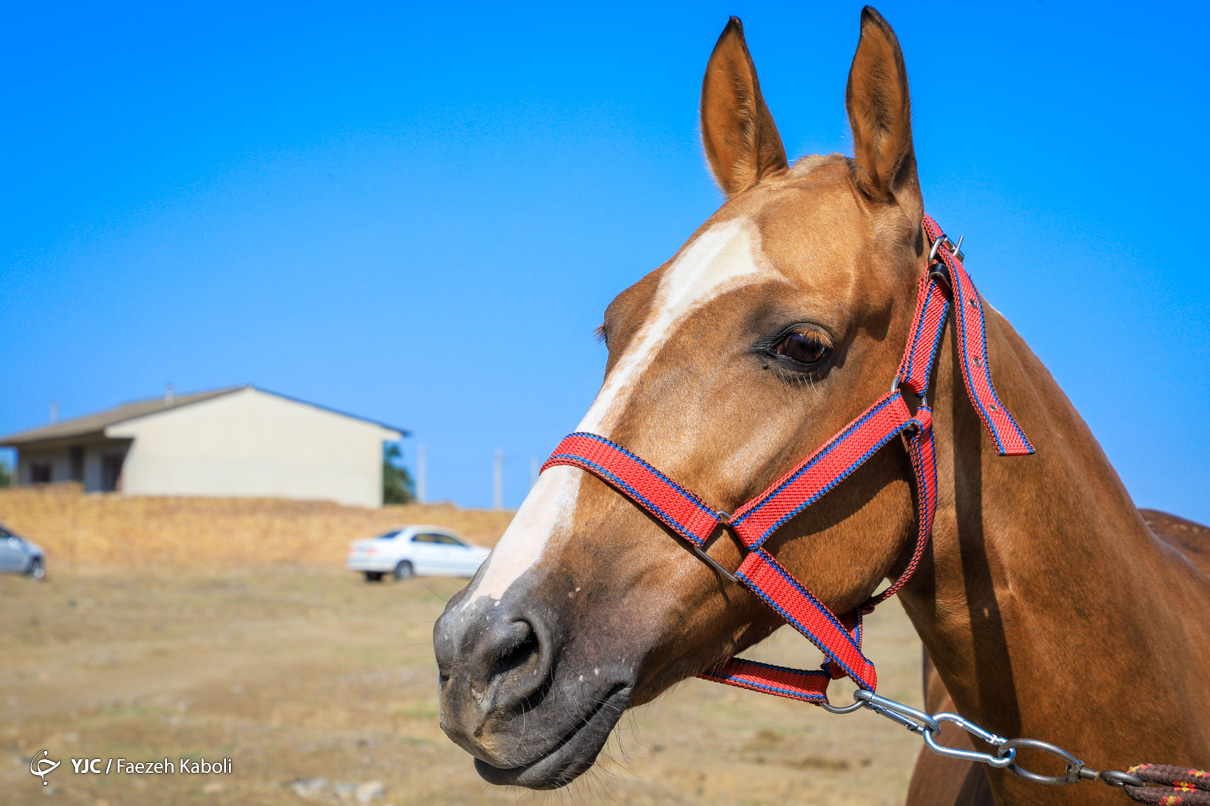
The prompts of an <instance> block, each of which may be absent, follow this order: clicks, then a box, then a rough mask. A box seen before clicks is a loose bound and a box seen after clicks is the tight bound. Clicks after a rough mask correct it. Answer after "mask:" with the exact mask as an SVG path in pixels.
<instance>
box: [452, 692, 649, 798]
mask: <svg viewBox="0 0 1210 806" xmlns="http://www.w3.org/2000/svg"><path fill="white" fill-rule="evenodd" d="M632 691H633V687H632V686H629V685H624V684H619V685H617V686H614V687H613V688H612V689H610V690H609V691H608V692H606V693H605V694H604V695H602V696H601V697H599V698H596V705H595V706H594V707H593V708H592V709H591V710H590V711H589V712H588V713H587V714H576V715H575V716H574V717H573V718H571V719H569V720H566V721H565V722H564V723H563V724H564V729H565V733H563V735H562V736H561V738H560V739H559V740H558V742H557V743H556V744H555V745H554V747H553V748H552V749H550V750H549V751H547V752H546V753H544V754H543V755H542V756H540V757H538V758H536V759H534V760H532V761H529V762H527V763H525V764H521V765H518V766H515V767H509V768H501V767H496V766H493V765H491V764H489V763H488V762H486V761H484V760H482V759H480V758H476V759H475V770H476V771H477V772H478V773H479V775H481V776H482V777H483V779H484V780H485V781H487V782H488V783H490V784H497V785H501V786H523V787H526V788H528V789H558V788H559V787H563V786H567V785H568V784H570V783H571V782H572V781H574V780H575V779H576V778H578V777H579V776H580V775H582V774H583V773H584V772H586V771H587V770H588V769H589V768H590V767H591V766H592V765H593V763H594V762H595V761H596V760H597V754H599V753H600V752H601V748H602V747H604V746H605V742H606V741H607V740H608V739H609V734H610V732H611V731H612V730H613V727H614V725H616V724H617V723H618V719H619V718H621V716H622V713H623V712H624V711H625V710H626V707H627V704H628V703H629V702H630V695H631V692H632ZM556 729H557V728H556V727H555V726H553V725H551V726H550V727H549V729H548V730H547V731H546V732H547V734H548V735H549V734H550V733H553V732H554V731H555V730H556Z"/></svg>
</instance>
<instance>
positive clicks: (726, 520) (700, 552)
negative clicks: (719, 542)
mask: <svg viewBox="0 0 1210 806" xmlns="http://www.w3.org/2000/svg"><path fill="white" fill-rule="evenodd" d="M718 515H719V522H718V525H717V526H715V527H714V531H713V532H711V533H710V535H709V537H707V538H706V539H705V540H704V541H703V542H702V544H701V545H700V546H699V545H698V544H697V543H695V542H693V541H689V545H690V546H692V547H693V550H694V552H696V554H697V556H698V557H701V558H702V560H703V561H705V563H706V565H709V566H710V567H711V568H713V569H714V570H715V571H717V572H718V573H719V576H721V577H723V579H726V580H728V581H730V582H739V578H738V577H737V576H735V574H733V573H731V572H730V571H728V570H727V569H726V568H723V567H722V566H721V565H719V563H718V561H717V560H715V559H714V558H713V557H711V556H710V555H709V554H708V553H707V551H706V550H707V549H708V548H709V547H710V541H712V540H713V539H714V537H715V535H717V534H718V533H719V532H726V531H727V530H728V529H730V528H731V516H730V515H729V514H727V513H726V512H723V511H721V510H720V511H719V512H718Z"/></svg>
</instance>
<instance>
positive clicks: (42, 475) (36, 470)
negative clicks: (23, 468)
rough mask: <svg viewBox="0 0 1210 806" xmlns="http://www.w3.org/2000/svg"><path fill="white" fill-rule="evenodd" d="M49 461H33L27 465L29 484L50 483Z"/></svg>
mask: <svg viewBox="0 0 1210 806" xmlns="http://www.w3.org/2000/svg"><path fill="white" fill-rule="evenodd" d="M50 472H51V467H50V462H34V463H33V464H31V465H30V466H29V483H30V484H50Z"/></svg>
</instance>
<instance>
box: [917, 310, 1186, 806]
mask: <svg viewBox="0 0 1210 806" xmlns="http://www.w3.org/2000/svg"><path fill="white" fill-rule="evenodd" d="M987 336H988V342H989V350H990V361H991V368H992V370H993V373H994V376H995V380H996V385H997V389H998V391H999V393H1000V397H1001V399H1002V400H1003V401H1004V403H1005V405H1007V407H1008V409H1009V411H1011V412H1012V414H1013V415H1014V416H1015V417H1016V418H1017V419H1018V421H1019V422H1020V423H1021V426H1022V428H1023V429H1024V431H1025V433H1026V434H1027V435H1028V436H1029V438H1030V440H1031V441H1032V442H1033V443H1034V445H1035V446H1036V447H1037V453H1036V454H1035V455H1033V456H1029V457H1000V456H997V455H996V453H995V450H994V447H993V446H992V445H991V442H990V440H989V439H988V437H987V435H986V433H985V432H984V431H983V428H982V425H981V424H980V422H979V420H978V419H977V417H976V415H975V413H974V411H973V409H972V408H971V404H970V401H969V399H968V398H967V396H966V392H965V390H964V388H963V386H962V380H961V377H960V376H959V375H958V370H957V365H956V362H955V361H954V348H953V333H952V327H951V328H950V332H947V334H946V340H945V342H944V343H943V347H942V352H941V354H940V356H939V361H938V369H937V380H936V391H935V395H934V397H933V399H934V401H935V403H934V405H935V407H936V408H935V411H934V422H935V428H936V436H937V469H938V481H939V484H938V511H937V519H936V524H935V527H934V532H933V543H932V562H931V563H926V564H925V565H924V566H922V568H921V572H920V573H919V574H918V576H917V578H916V579H915V580H914V581H913V582H912V583H911V584H910V585H909V586H908V587H907V588H905V590H904V591H903V594H902V598H903V602H904V607H905V608H906V609H907V611H908V614H909V615H910V616H911V618H912V620H913V622H914V623H915V625H916V628H917V630H918V631H919V633H920V635H921V637H922V639H923V640H924V642H925V646H926V648H927V649H928V651H929V653H930V655H931V656H932V657H933V660H934V662H935V663H936V665H937V668H938V670H939V671H940V673H941V675H942V678H943V679H944V681H945V683H946V685H947V687H948V688H949V690H950V692H951V694H952V695H953V698H954V702H955V704H956V705H957V707H958V708H959V709H960V711H961V712H962V713H963V714H964V715H965V716H968V717H970V718H972V719H974V720H975V721H977V722H979V723H981V724H983V725H984V727H986V728H988V729H990V730H993V731H996V732H998V733H1001V734H1002V735H1008V736H1010V737H1011V736H1021V735H1026V736H1029V737H1030V738H1039V739H1045V740H1048V741H1051V742H1055V743H1058V744H1067V745H1070V749H1071V750H1072V751H1073V752H1075V753H1076V754H1077V755H1078V756H1080V755H1081V754H1083V755H1082V756H1081V757H1082V758H1084V759H1085V760H1086V761H1087V762H1088V763H1089V765H1090V766H1097V765H1110V764H1132V763H1139V762H1140V761H1156V762H1160V763H1164V762H1167V763H1174V764H1180V763H1190V764H1192V763H1194V762H1195V761H1196V762H1201V763H1205V762H1206V761H1210V759H1208V758H1207V757H1206V756H1207V755H1210V734H1208V732H1207V729H1206V728H1205V727H1202V726H1197V725H1195V724H1193V720H1192V718H1190V717H1187V716H1184V714H1190V713H1191V714H1201V715H1203V716H1204V714H1205V713H1207V708H1208V707H1210V695H1208V692H1207V688H1208V687H1207V683H1206V678H1207V672H1208V670H1210V586H1207V584H1206V577H1205V576H1204V575H1202V574H1201V573H1200V572H1198V571H1197V570H1196V569H1194V568H1193V567H1192V565H1191V564H1189V563H1188V561H1186V560H1184V558H1182V557H1181V556H1180V555H1178V554H1177V553H1176V552H1175V551H1173V550H1172V549H1170V548H1168V547H1167V546H1165V545H1163V544H1161V543H1160V542H1159V541H1157V540H1156V539H1155V538H1154V537H1153V536H1152V535H1151V533H1150V532H1149V531H1148V529H1147V527H1146V525H1145V524H1144V522H1143V520H1142V518H1141V517H1140V515H1139V513H1138V511H1137V509H1136V508H1135V507H1134V504H1133V503H1132V502H1131V500H1130V497H1129V495H1128V494H1127V492H1126V490H1125V488H1124V487H1123V485H1122V483H1121V480H1120V479H1119V478H1118V476H1117V474H1116V473H1115V472H1114V470H1113V468H1112V467H1111V466H1110V464H1109V461H1108V460H1107V459H1106V457H1105V455H1104V453H1103V452H1102V451H1101V448H1100V446H1099V445H1098V444H1097V442H1096V440H1095V439H1094V438H1093V436H1092V434H1091V432H1090V431H1089V430H1088V428H1087V426H1086V425H1085V424H1084V422H1083V421H1082V420H1081V419H1080V417H1079V415H1078V414H1076V412H1075V410H1074V409H1073V408H1072V406H1071V404H1070V402H1068V400H1067V398H1066V397H1065V396H1064V395H1063V393H1062V391H1060V390H1059V388H1058V386H1057V385H1056V384H1055V382H1054V380H1053V379H1052V378H1051V377H1050V374H1049V373H1048V372H1047V371H1046V369H1045V368H1044V367H1043V366H1042V364H1041V363H1040V362H1039V361H1038V360H1037V358H1035V357H1034V356H1033V354H1032V353H1031V352H1030V351H1029V349H1028V347H1026V346H1025V344H1024V343H1023V342H1022V341H1021V339H1020V337H1019V336H1018V335H1017V334H1016V333H1015V332H1014V331H1013V330H1012V328H1011V327H1010V326H1009V325H1008V324H1007V322H1006V321H1004V319H1003V318H1002V317H1000V316H999V315H998V314H997V313H995V312H991V311H989V319H988V322H987ZM1106 393H1107V394H1108V393H1111V392H1110V390H1109V389H1108V388H1107V390H1106ZM1191 614H1194V615H1191ZM1174 721H1175V723H1176V724H1175V725H1174V724H1173V723H1174ZM1186 723H1188V724H1186ZM1123 725H1130V726H1131V728H1130V729H1123V727H1122V726H1123ZM1199 742H1200V745H1199ZM1199 746H1200V748H1201V749H1200V751H1198V757H1197V758H1193V757H1190V754H1189V748H1190V747H1199ZM1168 751H1171V754H1169V755H1167V756H1164V755H1163V754H1164V753H1166V752H1168ZM1138 752H1143V753H1144V755H1146V756H1148V757H1147V758H1137V757H1134V756H1137V753H1138ZM1152 756H1154V758H1153V757H1152ZM1014 785H1015V784H1012V783H1009V784H1006V786H1008V787H1009V788H1011V787H1012V786H1014ZM1097 794H1100V793H1097ZM1070 795H1071V793H1066V796H1068V797H1070ZM1071 802H1077V801H1071Z"/></svg>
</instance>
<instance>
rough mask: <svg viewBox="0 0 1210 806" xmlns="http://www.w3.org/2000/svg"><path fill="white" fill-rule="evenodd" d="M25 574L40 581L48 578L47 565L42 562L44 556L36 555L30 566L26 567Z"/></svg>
mask: <svg viewBox="0 0 1210 806" xmlns="http://www.w3.org/2000/svg"><path fill="white" fill-rule="evenodd" d="M25 575H26V576H27V577H29V578H30V579H37V580H39V581H41V580H43V579H46V565H45V564H44V563H43V562H42V558H40V557H35V558H34V559H33V560H30V563H29V568H26V569H25Z"/></svg>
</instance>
